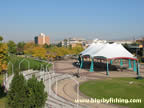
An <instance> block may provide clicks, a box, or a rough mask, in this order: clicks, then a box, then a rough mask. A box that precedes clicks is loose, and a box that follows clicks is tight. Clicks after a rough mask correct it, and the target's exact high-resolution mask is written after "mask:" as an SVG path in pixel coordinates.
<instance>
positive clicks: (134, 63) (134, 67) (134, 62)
mask: <svg viewBox="0 0 144 108" xmlns="http://www.w3.org/2000/svg"><path fill="white" fill-rule="evenodd" d="M133 71H135V72H136V71H137V69H136V61H135V60H133Z"/></svg>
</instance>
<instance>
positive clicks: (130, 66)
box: [128, 59, 132, 69]
mask: <svg viewBox="0 0 144 108" xmlns="http://www.w3.org/2000/svg"><path fill="white" fill-rule="evenodd" d="M128 61H129V69H130V68H132V65H131V59H129V60H128Z"/></svg>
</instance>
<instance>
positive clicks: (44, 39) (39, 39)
mask: <svg viewBox="0 0 144 108" xmlns="http://www.w3.org/2000/svg"><path fill="white" fill-rule="evenodd" d="M35 44H38V45H44V44H47V45H50V38H49V36H46V35H45V34H43V33H40V35H39V36H36V37H35Z"/></svg>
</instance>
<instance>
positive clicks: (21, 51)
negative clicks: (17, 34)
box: [17, 42, 25, 54]
mask: <svg viewBox="0 0 144 108" xmlns="http://www.w3.org/2000/svg"><path fill="white" fill-rule="evenodd" d="M24 46H25V43H24V42H19V43H18V44H17V53H19V54H24Z"/></svg>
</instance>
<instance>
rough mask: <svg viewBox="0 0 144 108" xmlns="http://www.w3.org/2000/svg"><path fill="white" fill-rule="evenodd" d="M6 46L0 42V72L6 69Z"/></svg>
mask: <svg viewBox="0 0 144 108" xmlns="http://www.w3.org/2000/svg"><path fill="white" fill-rule="evenodd" d="M7 62H8V47H7V44H5V43H0V73H1V72H2V71H4V70H7Z"/></svg>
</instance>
